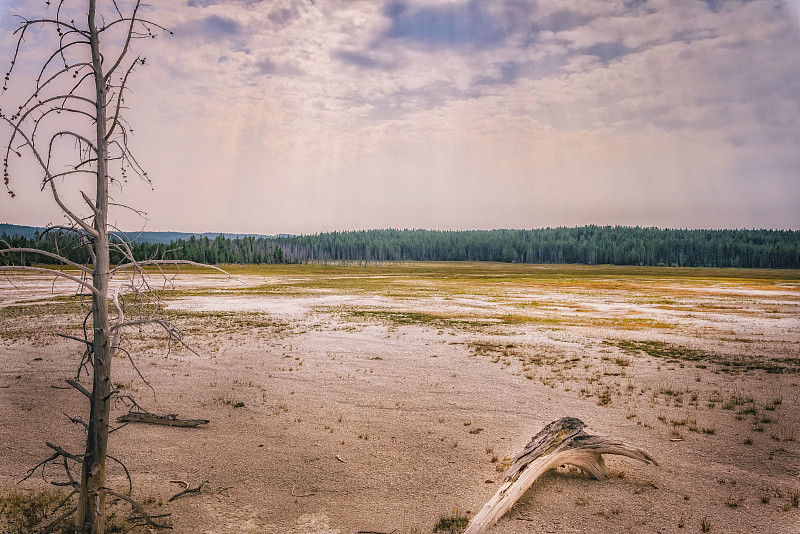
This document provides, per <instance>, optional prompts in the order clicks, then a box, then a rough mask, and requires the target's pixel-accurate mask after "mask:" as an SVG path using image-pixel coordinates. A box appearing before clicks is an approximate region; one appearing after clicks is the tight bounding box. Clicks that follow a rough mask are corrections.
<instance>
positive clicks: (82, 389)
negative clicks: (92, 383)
mask: <svg viewBox="0 0 800 534" xmlns="http://www.w3.org/2000/svg"><path fill="white" fill-rule="evenodd" d="M64 382H66V383H67V384H69V385H70V386H72V387H74V388H75V389H77V390H78V391H80V392H81V393H83V394H84V395H86V398H87V399H90V398H92V394H91V392H90V391H89V390H88V389H86V388H85V387H83V385H82V384H81V383H80V382H78V381H77V380H73V379H71V378H67V379H66V380H65V381H64Z"/></svg>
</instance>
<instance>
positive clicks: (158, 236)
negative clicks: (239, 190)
mask: <svg viewBox="0 0 800 534" xmlns="http://www.w3.org/2000/svg"><path fill="white" fill-rule="evenodd" d="M43 230H44V228H42V227H38V226H20V225H18V224H7V223H0V235H3V234H6V235H8V236H22V237H25V238H28V239H34V238H35V237H36V234H37V232H42V231H43ZM126 235H127V237H128V238H129V239H130V240H131V241H133V242H134V243H154V244H169V243H172V242H173V241H177V240H179V239H185V240H188V239H190V238H191V237H192V236H194V237H195V238H197V239H202V238H204V237H207V238H209V239H214V238H216V237H217V236H219V235H222V236H225V237H226V238H228V239H237V238H242V237H249V236H252V237H261V238H265V239H272V238H275V237H291V236H290V235H289V234H278V235H277V236H272V235H263V234H222V233H215V232H204V233H189V232H130V233H127V234H126Z"/></svg>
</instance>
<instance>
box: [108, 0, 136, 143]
mask: <svg viewBox="0 0 800 534" xmlns="http://www.w3.org/2000/svg"><path fill="white" fill-rule="evenodd" d="M140 4H141V2H140V0H136V5H135V6H134V7H133V14H132V15H131V17H130V25H129V26H128V34H127V36H126V37H125V45H124V46H123V47H122V52H120V54H119V57H117V61H115V62H114V65H112V66H111V68H110V69H108V71H107V72H106V75H105V76H104V77H103V83H104V84H107V83H108V80H109V79H110V78H111V75H112V74H114V71H116V70H117V67H119V65H120V63H122V59H123V58H124V57H125V54H127V53H128V50H129V49H130V46H131V37H132V35H133V27H134V25H135V24H136V21H137V19H136V13H137V12H138V11H139V6H140ZM114 5H115V6H116V3H115V4H114ZM117 11H118V12H119V9H117ZM106 28H108V26H106ZM129 73H130V70H129V71H128V73H127V74H125V78H127V77H128V74H129ZM121 95H122V93H121V92H120V96H121ZM112 128H113V127H112Z"/></svg>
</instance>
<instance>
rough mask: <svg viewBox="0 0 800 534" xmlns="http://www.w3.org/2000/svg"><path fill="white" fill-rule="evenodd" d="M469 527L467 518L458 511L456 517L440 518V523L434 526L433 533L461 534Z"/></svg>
mask: <svg viewBox="0 0 800 534" xmlns="http://www.w3.org/2000/svg"><path fill="white" fill-rule="evenodd" d="M467 525H469V519H467V516H465V515H462V514H461V512H459V511H458V510H456V513H455V515H452V516H443V517H440V518H439V521H438V522H437V523H436V525H434V527H433V531H434V532H444V533H446V534H461V532H463V531H464V529H465V528H467Z"/></svg>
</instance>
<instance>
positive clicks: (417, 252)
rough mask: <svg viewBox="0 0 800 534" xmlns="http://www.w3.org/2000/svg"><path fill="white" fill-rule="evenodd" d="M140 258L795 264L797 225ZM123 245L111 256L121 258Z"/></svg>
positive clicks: (221, 240)
mask: <svg viewBox="0 0 800 534" xmlns="http://www.w3.org/2000/svg"><path fill="white" fill-rule="evenodd" d="M2 239H4V240H5V242H6V243H7V245H8V246H11V247H20V248H25V247H28V248H40V249H43V250H47V251H55V250H58V251H59V253H60V254H62V255H65V256H67V257H68V258H69V259H71V260H73V261H76V262H80V263H84V262H86V261H87V260H88V258H87V257H85V252H84V250H83V249H82V248H81V247H78V246H77V236H76V235H71V234H69V233H66V234H64V233H61V234H57V233H56V232H46V233H44V235H37V236H34V237H25V236H21V235H14V236H8V235H6V234H3V236H2ZM130 246H131V248H132V249H133V253H134V255H135V256H136V257H138V258H152V259H177V260H190V261H196V262H202V263H209V264H263V263H308V262H319V263H329V262H330V263H334V262H335V263H351V262H358V263H371V262H405V261H491V262H507V263H537V264H560V263H569V264H586V265H598V264H610V265H646V266H659V265H663V266H679V267H740V268H778V269H784V268H792V269H797V268H800V231H796V230H674V229H659V228H641V227H626V226H613V227H612V226H583V227H577V228H565V227H560V228H544V229H535V230H470V231H439V230H394V229H388V230H361V231H346V232H327V233H319V234H313V235H300V236H277V237H266V236H236V237H234V238H230V237H226V236H225V235H217V236H216V237H214V238H213V239H211V238H209V237H207V236H201V237H195V236H194V235H192V236H191V237H189V238H187V239H175V240H172V241H171V242H170V243H169V244H166V245H165V244H163V243H157V242H150V241H143V240H138V241H135V242H134V243H132V244H131V245H130ZM120 259H121V255H117V257H116V258H114V257H112V261H114V260H116V261H119V260H120ZM0 262H5V263H7V264H10V263H14V264H31V263H47V258H45V257H43V256H41V255H38V254H31V253H26V254H13V255H12V254H4V255H2V256H0Z"/></svg>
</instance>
